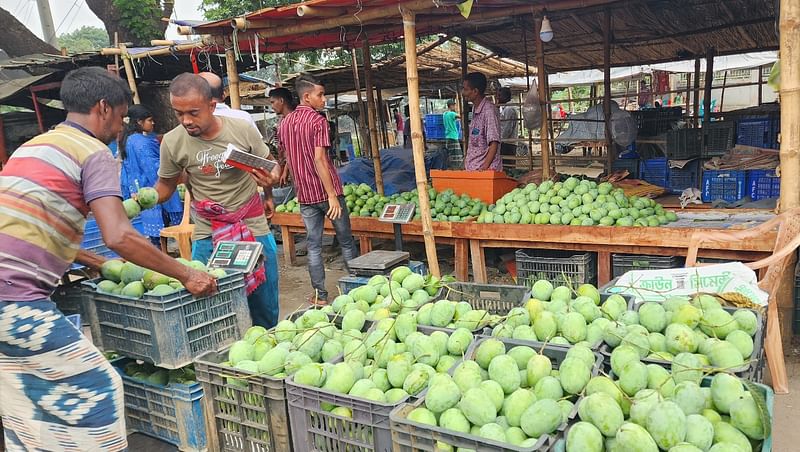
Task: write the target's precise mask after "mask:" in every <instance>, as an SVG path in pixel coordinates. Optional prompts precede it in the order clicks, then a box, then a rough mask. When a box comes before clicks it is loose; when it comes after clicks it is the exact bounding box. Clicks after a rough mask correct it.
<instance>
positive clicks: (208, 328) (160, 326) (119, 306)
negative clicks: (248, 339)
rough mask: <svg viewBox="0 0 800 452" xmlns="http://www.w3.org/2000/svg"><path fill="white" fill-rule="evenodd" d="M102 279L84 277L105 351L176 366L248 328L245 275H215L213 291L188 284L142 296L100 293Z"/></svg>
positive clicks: (162, 365)
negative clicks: (204, 293)
mask: <svg viewBox="0 0 800 452" xmlns="http://www.w3.org/2000/svg"><path fill="white" fill-rule="evenodd" d="M100 280H101V279H100V278H98V279H93V280H89V281H83V282H82V283H81V287H82V288H83V290H84V291H85V293H86V296H87V297H88V298H90V299H91V302H92V303H93V305H94V307H95V311H96V313H97V320H98V322H99V324H100V334H101V335H102V343H103V346H104V347H105V349H106V350H115V351H117V352H119V353H120V354H123V355H125V356H128V357H131V358H136V359H141V360H144V361H148V362H151V363H153V364H155V365H156V366H158V367H164V368H168V369H177V368H180V367H183V366H186V365H188V364H191V363H192V359H194V358H195V357H197V356H198V355H200V354H201V353H204V352H207V351H216V350H219V349H221V348H224V347H225V346H227V345H229V344H231V343H233V342H235V341H236V340H238V339H239V338H241V337H242V335H244V333H245V331H246V330H247V328H249V327H250V325H251V321H250V310H249V309H248V306H247V297H246V296H245V289H244V275H243V274H242V273H233V274H229V275H228V276H225V277H223V278H219V279H218V280H217V288H218V291H217V293H215V294H214V295H211V296H208V297H202V298H195V297H194V296H193V295H192V294H190V293H189V291H187V290H186V289H183V290H181V291H178V292H175V293H172V294H169V295H165V296H163V297H158V296H152V295H144V296H142V298H133V297H127V296H124V295H113V294H108V293H101V292H98V291H97V290H96V289H97V283H98V282H100Z"/></svg>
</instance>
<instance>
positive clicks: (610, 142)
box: [603, 9, 616, 174]
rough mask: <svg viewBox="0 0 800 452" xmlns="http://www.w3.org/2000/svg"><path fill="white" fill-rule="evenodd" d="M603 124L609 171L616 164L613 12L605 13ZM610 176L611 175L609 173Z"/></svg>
mask: <svg viewBox="0 0 800 452" xmlns="http://www.w3.org/2000/svg"><path fill="white" fill-rule="evenodd" d="M603 122H604V123H605V133H606V152H608V155H607V156H606V158H607V159H608V168H606V169H607V170H608V171H611V165H612V163H613V162H614V154H616V152H614V137H613V135H612V134H611V10H610V9H606V10H605V11H604V12H603ZM609 174H610V173H609Z"/></svg>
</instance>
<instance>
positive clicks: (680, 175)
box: [667, 160, 700, 193]
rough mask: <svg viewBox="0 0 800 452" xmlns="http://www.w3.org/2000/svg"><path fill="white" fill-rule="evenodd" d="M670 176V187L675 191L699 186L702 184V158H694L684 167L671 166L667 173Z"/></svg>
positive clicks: (678, 191)
mask: <svg viewBox="0 0 800 452" xmlns="http://www.w3.org/2000/svg"><path fill="white" fill-rule="evenodd" d="M667 177H669V184H668V185H669V187H668V188H669V189H670V190H671V191H672V192H673V193H680V192H682V191H683V190H686V189H687V188H697V187H699V186H700V160H693V161H691V162H689V163H687V164H686V165H684V166H683V168H670V169H669V173H668V175H667Z"/></svg>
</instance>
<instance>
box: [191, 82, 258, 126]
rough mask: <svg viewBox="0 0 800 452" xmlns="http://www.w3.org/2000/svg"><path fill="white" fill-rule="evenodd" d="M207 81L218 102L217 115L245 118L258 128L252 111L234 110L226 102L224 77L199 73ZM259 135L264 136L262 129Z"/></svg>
mask: <svg viewBox="0 0 800 452" xmlns="http://www.w3.org/2000/svg"><path fill="white" fill-rule="evenodd" d="M197 75H199V76H200V77H202V78H203V79H204V80H205V81H207V82H208V86H210V87H211V96H212V97H213V98H214V101H215V102H216V103H217V106H216V108H215V110H214V115H215V116H225V117H227V118H236V119H243V120H245V121H247V122H249V123H250V125H251V126H253V128H255V129H256V130H258V126H257V125H256V122H255V121H254V120H253V117H252V116H251V115H250V113H248V112H246V111H242V110H234V109H233V108H231V107H229V106H228V105H227V104H225V90H224V89H223V87H222V79H221V78H219V76H218V75H217V74H215V73H213V72H201V73H199V74H197ZM258 136H260V137H261V138H264V136H263V135H261V131H260V130H258Z"/></svg>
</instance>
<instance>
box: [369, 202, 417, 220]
mask: <svg viewBox="0 0 800 452" xmlns="http://www.w3.org/2000/svg"><path fill="white" fill-rule="evenodd" d="M415 208H416V206H415V205H414V204H387V205H386V207H384V208H383V213H381V216H380V217H379V218H378V219H379V220H380V221H385V222H388V223H408V222H409V221H411V219H412V218H414V209H415Z"/></svg>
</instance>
